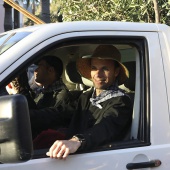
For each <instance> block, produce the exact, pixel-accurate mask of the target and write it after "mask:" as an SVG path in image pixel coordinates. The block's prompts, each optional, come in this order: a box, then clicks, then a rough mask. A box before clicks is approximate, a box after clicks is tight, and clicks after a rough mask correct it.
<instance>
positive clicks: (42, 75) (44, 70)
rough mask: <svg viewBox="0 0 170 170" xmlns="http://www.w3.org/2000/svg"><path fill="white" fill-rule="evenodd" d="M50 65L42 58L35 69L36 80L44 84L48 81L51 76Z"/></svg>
mask: <svg viewBox="0 0 170 170" xmlns="http://www.w3.org/2000/svg"><path fill="white" fill-rule="evenodd" d="M48 69H49V66H48V64H47V63H46V61H45V60H41V61H40V62H39V63H38V67H37V69H35V71H34V76H35V81H36V82H37V83H41V84H42V85H43V84H44V83H46V81H48V76H49V71H48Z"/></svg>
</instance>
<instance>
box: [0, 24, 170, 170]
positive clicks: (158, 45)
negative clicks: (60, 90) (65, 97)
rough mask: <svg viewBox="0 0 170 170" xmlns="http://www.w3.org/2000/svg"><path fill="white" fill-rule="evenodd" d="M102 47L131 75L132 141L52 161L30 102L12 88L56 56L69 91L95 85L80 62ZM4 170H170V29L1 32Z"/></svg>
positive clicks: (0, 157) (67, 27) (71, 27)
mask: <svg viewBox="0 0 170 170" xmlns="http://www.w3.org/2000/svg"><path fill="white" fill-rule="evenodd" d="M99 44H113V45H114V46H116V47H117V48H118V49H119V50H120V52H121V55H122V62H123V63H124V64H125V65H126V66H127V68H128V69H129V73H130V77H129V79H128V80H127V82H125V84H124V86H122V88H126V89H127V91H128V93H129V95H130V96H131V98H132V100H134V105H133V121H132V126H131V129H130V130H129V132H128V134H127V136H126V138H125V139H124V140H122V141H119V142H114V141H113V142H112V143H109V144H108V145H106V146H101V147H100V148H98V149H97V150H90V151H89V152H86V153H83V152H82V153H75V154H72V155H69V156H68V158H67V159H66V160H56V159H51V158H48V157H47V156H46V151H47V150H48V149H49V148H47V149H43V150H33V149H32V148H33V147H32V139H31V130H30V129H31V127H30V121H29V110H28V106H27V100H26V99H25V97H24V96H22V95H7V94H6V92H5V86H6V85H7V84H8V83H9V82H10V81H11V80H12V79H13V78H14V77H16V76H17V75H18V74H19V73H20V72H21V71H22V70H23V69H26V68H30V66H31V65H32V64H33V63H34V62H35V61H36V60H37V59H39V58H40V57H42V56H43V55H46V54H52V55H56V56H58V57H60V58H61V59H62V61H63V63H64V66H65V71H64V73H63V80H64V82H65V84H66V85H67V87H68V88H69V90H70V91H72V93H73V94H75V95H77V92H79V91H82V90H85V89H84V87H86V89H87V87H90V86H91V82H89V81H87V80H86V79H84V78H83V77H79V76H80V75H78V73H77V72H76V67H75V61H76V59H77V58H79V57H82V56H87V55H88V56H89V55H91V54H92V52H93V50H94V49H95V47H96V46H97V45H99ZM0 90H1V97H0V162H1V163H2V164H0V170H6V169H8V170H19V169H20V170H30V169H34V170H39V169H43V170H60V169H63V170H66V169H69V170H70V169H72V170H77V169H81V170H83V169H85V170H87V169H89V170H94V169H95V170H111V169H113V170H125V169H142V170H143V169H146V170H151V169H155V170H156V169H158V170H169V169H170V28H169V27H168V26H166V25H161V24H152V23H151V24H149V23H127V22H70V23H55V24H44V25H37V26H31V27H25V28H21V29H17V30H12V31H10V32H5V33H2V34H0Z"/></svg>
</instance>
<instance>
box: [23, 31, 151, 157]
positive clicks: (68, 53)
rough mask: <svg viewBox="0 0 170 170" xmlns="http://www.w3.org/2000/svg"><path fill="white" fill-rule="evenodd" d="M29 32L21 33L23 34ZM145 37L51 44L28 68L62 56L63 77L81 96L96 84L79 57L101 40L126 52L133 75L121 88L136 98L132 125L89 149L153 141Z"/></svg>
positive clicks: (124, 56)
mask: <svg viewBox="0 0 170 170" xmlns="http://www.w3.org/2000/svg"><path fill="white" fill-rule="evenodd" d="M25 35H26V34H25ZM25 35H21V37H23V36H25ZM145 41H146V40H145V39H144V38H143V37H141V38H136V37H135V38H134V37H126V38H122V37H106V38H103V37H97V38H91V39H90V38H88V39H83V38H82V40H74V41H73V40H67V41H66V42H61V43H57V44H55V43H54V44H50V46H49V47H48V46H47V47H46V49H45V50H43V49H42V50H41V51H39V52H38V54H37V55H36V54H35V56H34V58H35V59H34V61H33V62H31V63H29V65H27V68H28V69H27V70H29V69H31V71H33V64H34V62H35V61H36V60H38V59H40V58H41V57H43V56H45V55H55V56H57V57H59V58H60V59H61V60H62V61H63V64H64V72H63V74H62V79H63V81H64V83H65V84H66V86H67V88H68V89H69V91H70V92H71V93H72V94H73V95H75V98H77V99H78V97H79V95H80V94H81V93H85V92H86V91H88V90H89V89H90V88H91V87H92V82H91V81H89V80H87V79H85V78H84V77H82V76H81V75H80V74H79V73H78V71H77V69H76V60H77V59H78V58H80V57H83V56H88V57H90V56H91V55H92V53H93V51H94V49H95V48H96V47H97V46H98V45H100V44H111V45H114V46H115V47H117V48H118V49H119V51H120V53H121V56H122V60H121V62H122V63H123V64H124V65H125V66H126V67H127V68H128V70H129V79H128V80H127V81H126V82H125V83H124V84H123V85H121V86H120V88H121V89H123V90H125V91H126V93H127V95H129V97H130V98H131V100H132V102H133V120H132V125H131V128H130V129H129V131H128V133H127V135H126V136H125V138H124V140H122V141H113V142H111V143H108V144H107V145H104V146H101V147H99V148H98V149H95V150H91V151H89V152H96V151H105V150H114V149H121V148H131V147H137V146H145V145H148V144H149V136H148V133H147V132H148V130H149V129H148V127H147V115H146V109H147V103H146V102H145V101H146V98H147V97H148V96H146V92H147V90H148V89H147V88H146V75H145V73H143V72H142V71H141V69H142V68H143V67H146V56H145V51H146V44H145ZM32 75H33V74H32ZM30 79H31V76H30ZM79 92H81V93H79ZM147 101H148V99H147ZM42 142H43V141H42ZM48 149H49V148H46V149H40V150H35V152H34V158H41V157H44V155H45V154H44V153H45V152H46V151H47V150H48Z"/></svg>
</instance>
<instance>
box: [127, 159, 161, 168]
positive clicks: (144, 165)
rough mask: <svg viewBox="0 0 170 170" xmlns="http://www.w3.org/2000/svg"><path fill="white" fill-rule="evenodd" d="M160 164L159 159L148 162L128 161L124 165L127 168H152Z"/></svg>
mask: <svg viewBox="0 0 170 170" xmlns="http://www.w3.org/2000/svg"><path fill="white" fill-rule="evenodd" d="M160 165H161V161H160V160H152V161H149V162H140V163H128V164H127V165H126V168H127V169H140V168H152V167H158V166H160Z"/></svg>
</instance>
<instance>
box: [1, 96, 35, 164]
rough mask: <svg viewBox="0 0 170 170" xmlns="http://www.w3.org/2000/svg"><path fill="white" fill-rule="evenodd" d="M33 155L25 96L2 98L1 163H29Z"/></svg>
mask: <svg viewBox="0 0 170 170" xmlns="http://www.w3.org/2000/svg"><path fill="white" fill-rule="evenodd" d="M32 154H33V146H32V134H31V124H30V117H29V109H28V103H27V99H26V98H25V96H23V95H20V94H16V95H6V96H2V97H0V162H1V163H19V162H24V161H28V160H30V159H31V157H32Z"/></svg>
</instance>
